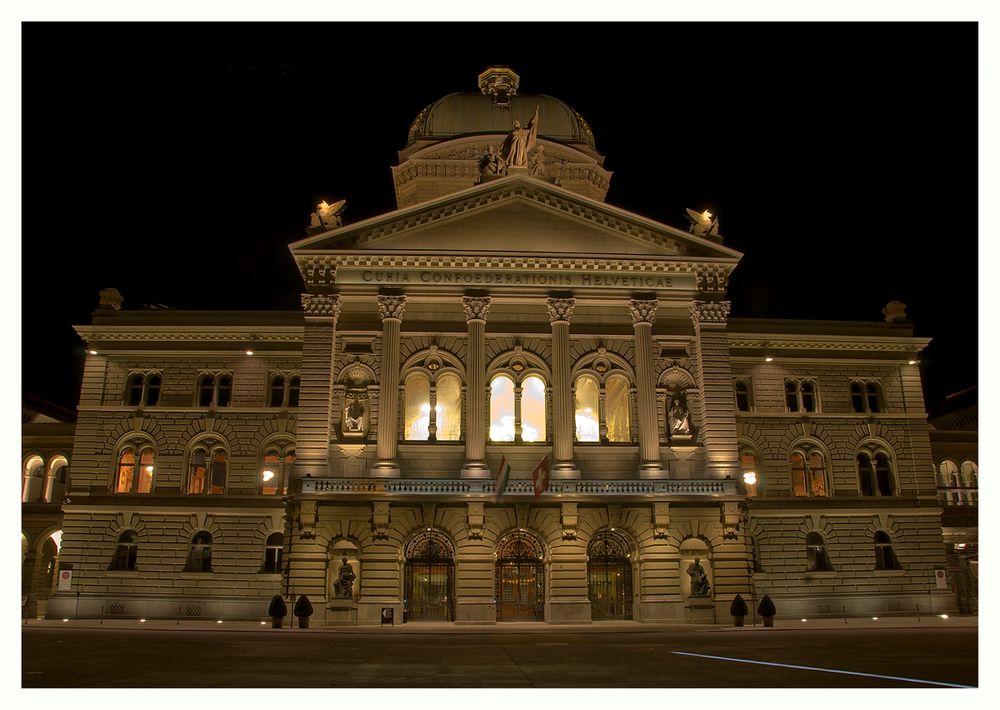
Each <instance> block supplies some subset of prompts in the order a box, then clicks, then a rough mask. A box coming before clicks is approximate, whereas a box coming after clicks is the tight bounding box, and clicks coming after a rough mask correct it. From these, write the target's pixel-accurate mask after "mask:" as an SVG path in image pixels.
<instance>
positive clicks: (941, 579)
mask: <svg viewBox="0 0 1000 710" xmlns="http://www.w3.org/2000/svg"><path fill="white" fill-rule="evenodd" d="M934 581H935V582H936V583H937V588H938V589H950V587H949V586H948V573H947V572H946V571H944V570H943V569H936V570H934Z"/></svg>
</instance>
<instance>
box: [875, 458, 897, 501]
mask: <svg viewBox="0 0 1000 710" xmlns="http://www.w3.org/2000/svg"><path fill="white" fill-rule="evenodd" d="M875 481H876V483H877V484H878V493H879V495H883V496H891V495H893V494H895V490H893V489H894V486H893V485H892V484H893V481H892V469H891V468H890V467H889V457H888V456H886V455H885V454H876V455H875Z"/></svg>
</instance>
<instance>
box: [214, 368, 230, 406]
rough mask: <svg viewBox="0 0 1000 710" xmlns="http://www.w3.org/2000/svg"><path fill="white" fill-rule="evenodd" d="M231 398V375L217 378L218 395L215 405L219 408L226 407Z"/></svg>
mask: <svg viewBox="0 0 1000 710" xmlns="http://www.w3.org/2000/svg"><path fill="white" fill-rule="evenodd" d="M232 396H233V378H232V376H231V375H221V376H220V377H219V394H218V395H217V397H216V400H215V401H216V404H217V405H218V406H220V407H228V406H229V401H230V399H232Z"/></svg>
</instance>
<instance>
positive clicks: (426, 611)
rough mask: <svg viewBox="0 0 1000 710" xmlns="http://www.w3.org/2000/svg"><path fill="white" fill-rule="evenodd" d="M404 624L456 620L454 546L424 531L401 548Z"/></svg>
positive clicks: (431, 531)
mask: <svg viewBox="0 0 1000 710" xmlns="http://www.w3.org/2000/svg"><path fill="white" fill-rule="evenodd" d="M403 559H404V564H403V621H404V622H411V621H454V620H455V544H454V542H452V540H451V538H449V537H448V536H447V535H445V534H444V533H443V532H441V531H440V530H435V529H433V528H427V529H426V530H421V531H420V532H417V533H416V534H415V535H413V536H412V537H411V538H410V540H409V541H408V542H407V543H406V545H404V546H403Z"/></svg>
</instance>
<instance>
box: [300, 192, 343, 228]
mask: <svg viewBox="0 0 1000 710" xmlns="http://www.w3.org/2000/svg"><path fill="white" fill-rule="evenodd" d="M345 209H347V200H338V201H336V202H334V203H333V204H332V205H328V204H327V203H326V200H323V201H322V202H320V203H319V204H318V205H316V211H315V212H313V213H312V214H311V215H310V220H309V229H307V230H306V233H307V234H315V233H316V232H319V231H324V230H327V229H336V228H337V227H341V226H343V224H344V221H343V219H341V217H340V215H341V213H342V212H343V211H344V210H345Z"/></svg>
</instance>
